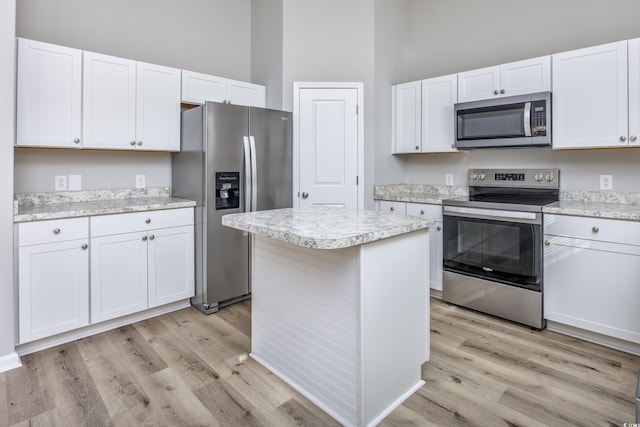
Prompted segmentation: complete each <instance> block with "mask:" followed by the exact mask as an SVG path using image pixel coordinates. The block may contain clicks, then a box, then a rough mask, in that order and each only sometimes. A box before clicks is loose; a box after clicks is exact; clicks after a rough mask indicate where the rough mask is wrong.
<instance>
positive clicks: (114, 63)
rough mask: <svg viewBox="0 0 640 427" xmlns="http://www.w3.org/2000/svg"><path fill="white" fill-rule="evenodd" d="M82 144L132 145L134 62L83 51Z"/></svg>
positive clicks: (134, 114)
mask: <svg viewBox="0 0 640 427" xmlns="http://www.w3.org/2000/svg"><path fill="white" fill-rule="evenodd" d="M83 89H84V91H83V102H82V115H83V132H82V133H83V145H84V147H91V148H115V149H132V148H135V144H136V142H135V139H136V61H133V60H130V59H124V58H118V57H115V56H108V55H102V54H99V53H93V52H85V53H84V78H83Z"/></svg>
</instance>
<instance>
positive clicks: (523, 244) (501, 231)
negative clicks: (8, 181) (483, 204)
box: [443, 206, 542, 291]
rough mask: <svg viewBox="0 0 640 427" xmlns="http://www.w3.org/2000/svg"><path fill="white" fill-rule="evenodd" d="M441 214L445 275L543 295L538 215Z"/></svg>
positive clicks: (459, 210)
mask: <svg viewBox="0 0 640 427" xmlns="http://www.w3.org/2000/svg"><path fill="white" fill-rule="evenodd" d="M443 214H444V217H443V230H444V233H443V240H444V248H443V258H444V269H445V270H446V271H451V272H456V273H460V274H465V275H469V276H474V277H479V278H483V279H486V280H492V281H496V282H500V283H505V284H508V285H513V286H518V287H522V288H526V289H530V290H535V291H541V287H542V286H541V283H542V274H541V269H542V262H541V260H542V242H541V238H542V237H541V234H542V233H541V229H542V225H541V224H542V218H541V217H542V216H541V214H540V213H535V212H512V211H501V210H494V209H478V208H467V207H458V206H444V208H443Z"/></svg>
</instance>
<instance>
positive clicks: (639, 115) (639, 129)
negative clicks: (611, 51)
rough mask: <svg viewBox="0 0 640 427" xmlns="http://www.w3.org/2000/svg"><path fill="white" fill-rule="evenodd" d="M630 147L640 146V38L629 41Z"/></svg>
mask: <svg viewBox="0 0 640 427" xmlns="http://www.w3.org/2000/svg"><path fill="white" fill-rule="evenodd" d="M628 46H629V145H633V146H637V145H639V144H640V141H639V140H638V139H639V138H640V38H638V39H633V40H629V42H628Z"/></svg>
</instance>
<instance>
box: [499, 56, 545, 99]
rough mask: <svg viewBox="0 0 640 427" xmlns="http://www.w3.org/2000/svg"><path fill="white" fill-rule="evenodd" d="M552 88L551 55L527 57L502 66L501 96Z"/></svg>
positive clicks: (524, 93) (543, 90)
mask: <svg viewBox="0 0 640 427" xmlns="http://www.w3.org/2000/svg"><path fill="white" fill-rule="evenodd" d="M550 90H551V57H550V56H542V57H539V58H531V59H525V60H523V61H517V62H511V63H509V64H502V65H501V66H500V96H515V95H526V94H528V93H536V92H547V91H550Z"/></svg>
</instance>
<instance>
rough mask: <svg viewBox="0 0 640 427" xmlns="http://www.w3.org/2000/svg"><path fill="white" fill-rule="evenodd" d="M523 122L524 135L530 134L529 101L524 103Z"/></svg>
mask: <svg viewBox="0 0 640 427" xmlns="http://www.w3.org/2000/svg"><path fill="white" fill-rule="evenodd" d="M522 121H523V124H524V136H531V103H530V102H525V103H524V116H523V119H522Z"/></svg>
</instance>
